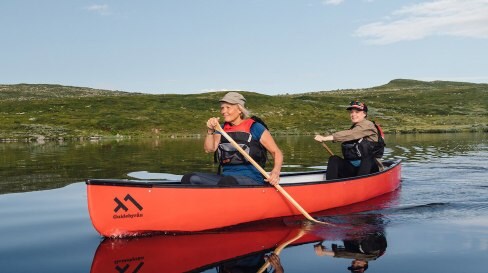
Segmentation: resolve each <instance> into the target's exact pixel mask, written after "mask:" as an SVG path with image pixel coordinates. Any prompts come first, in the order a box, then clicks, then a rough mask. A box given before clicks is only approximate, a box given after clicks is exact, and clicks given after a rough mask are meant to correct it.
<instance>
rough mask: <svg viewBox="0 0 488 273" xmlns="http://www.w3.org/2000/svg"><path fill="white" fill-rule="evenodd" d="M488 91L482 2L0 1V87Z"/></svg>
mask: <svg viewBox="0 0 488 273" xmlns="http://www.w3.org/2000/svg"><path fill="white" fill-rule="evenodd" d="M399 78H401V79H415V80H423V81H433V80H448V81H462V82H473V83H488V0H427V1H409V0H395V1H392V0H246V1H244V0H240V1H239V0H173V1H166V0H158V1H156V0H155V1H134V0H112V1H85V0H70V1H65V0H56V1H55V0H42V1H39V0H2V1H0V84H17V83H32V84H35V83H39V84H41V83H45V84H62V85H69V86H81V87H90V88H100V89H109V90H120V91H129V92H142V93H150V94H195V93H205V92H210V91H225V90H244V91H253V92H258V93H261V94H269V95H276V94H286V93H290V94H292V93H304V92H315V91H326V90H337V89H349V88H369V87H374V86H378V85H383V84H386V83H388V82H389V81H390V80H393V79H399Z"/></svg>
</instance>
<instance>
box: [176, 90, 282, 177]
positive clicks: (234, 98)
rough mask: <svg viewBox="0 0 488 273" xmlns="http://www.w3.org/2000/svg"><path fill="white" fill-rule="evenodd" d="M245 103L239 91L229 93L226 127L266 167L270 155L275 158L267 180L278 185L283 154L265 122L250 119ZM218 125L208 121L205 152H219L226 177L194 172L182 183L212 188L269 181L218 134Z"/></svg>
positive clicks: (225, 106) (224, 106)
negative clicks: (214, 186)
mask: <svg viewBox="0 0 488 273" xmlns="http://www.w3.org/2000/svg"><path fill="white" fill-rule="evenodd" d="M245 103H246V99H245V98H244V96H242V95H241V94H239V93H237V92H229V93H227V94H225V96H224V97H223V98H222V99H221V100H220V113H221V114H222V117H223V119H224V123H223V125H222V128H223V130H224V131H225V132H226V133H227V134H228V135H230V136H231V137H232V138H233V139H234V141H235V142H237V143H238V144H239V145H240V146H241V148H243V149H244V150H245V151H246V152H248V153H249V155H250V156H251V157H252V159H254V161H256V162H257V163H259V164H260V165H261V166H262V167H264V164H265V163H266V159H267V153H268V152H269V153H270V154H271V156H272V157H273V159H274V160H273V161H274V166H273V169H272V170H271V172H270V173H269V176H270V177H269V179H266V181H267V182H269V183H270V184H272V185H275V184H278V183H279V181H280V172H281V165H282V164H283V154H282V153H281V150H280V149H279V148H278V146H277V145H276V143H275V141H274V139H273V137H272V136H271V134H270V132H269V131H268V130H267V129H266V127H265V125H264V124H263V123H262V121H260V120H259V119H257V118H254V117H253V118H251V117H250V115H249V111H248V110H247V109H246V108H245V107H244V105H245ZM217 124H219V118H217V117H212V118H210V119H208V121H207V135H206V137H205V143H204V149H205V152H207V153H214V152H215V151H217V158H218V161H219V164H220V168H219V170H221V171H222V174H209V173H190V174H186V175H184V176H183V178H182V180H181V182H182V183H184V184H210V185H235V184H240V185H252V184H263V183H264V181H265V179H264V178H263V175H262V174H261V173H260V172H259V171H258V170H257V169H256V168H255V167H254V166H253V165H252V164H251V163H249V162H248V161H247V160H246V159H245V157H244V156H242V155H241V154H240V153H239V151H237V150H236V149H235V148H234V147H233V146H232V144H231V143H229V142H228V141H227V140H226V139H225V138H224V137H222V135H221V134H220V133H219V132H216V131H215V126H217Z"/></svg>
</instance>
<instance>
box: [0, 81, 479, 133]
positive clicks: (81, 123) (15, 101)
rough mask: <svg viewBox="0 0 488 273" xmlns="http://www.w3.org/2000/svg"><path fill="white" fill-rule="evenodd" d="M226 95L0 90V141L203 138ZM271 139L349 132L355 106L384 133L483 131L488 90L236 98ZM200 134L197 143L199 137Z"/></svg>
mask: <svg viewBox="0 0 488 273" xmlns="http://www.w3.org/2000/svg"><path fill="white" fill-rule="evenodd" d="M224 93H225V92H210V93H203V94H192V95H176V94H164V95H152V94H141V93H129V92H121V91H107V90H99V89H90V88H84V87H70V86H60V85H36V84H18V85H0V120H1V122H0V141H3V142H7V141H38V140H41V141H58V140H63V141H70V140H76V141H78V140H90V139H98V138H104V139H112V138H114V139H117V138H120V139H131V138H187V137H201V135H202V134H204V132H205V121H206V120H207V119H208V118H209V117H211V116H220V114H219V105H218V100H219V99H220V98H221V97H222V96H223V94H224ZM241 93H243V94H244V96H245V97H246V99H247V105H246V106H247V107H248V108H249V109H250V110H251V112H252V113H253V114H255V115H257V116H259V117H261V118H262V119H263V120H265V121H266V123H267V124H268V126H269V127H270V128H271V132H272V134H274V135H277V136H278V135H311V134H315V133H321V134H325V133H332V132H335V131H338V130H344V129H347V127H348V125H349V124H350V121H349V117H348V114H347V112H346V111H345V110H344V109H345V108H346V106H347V104H348V102H349V101H351V100H354V99H359V100H363V101H365V102H366V103H367V104H368V106H369V109H370V111H369V117H368V118H369V119H371V120H375V121H376V122H377V123H380V124H381V125H382V127H383V129H384V131H385V132H386V133H387V134H395V133H396V134H398V133H401V134H407V133H408V134H411V133H452V132H488V111H487V109H486V107H487V105H488V84H473V83H460V82H444V81H435V82H423V81H415V80H401V79H400V80H393V81H391V82H389V83H388V84H385V85H382V86H378V87H372V88H367V89H347V90H333V91H317V92H309V93H302V94H292V95H288V94H285V95H274V96H269V95H263V94H259V93H255V92H241ZM199 135H200V136H199Z"/></svg>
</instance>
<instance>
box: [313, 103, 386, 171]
mask: <svg viewBox="0 0 488 273" xmlns="http://www.w3.org/2000/svg"><path fill="white" fill-rule="evenodd" d="M347 110H348V111H349V116H350V118H351V121H352V126H351V128H350V129H349V130H345V131H339V132H336V133H334V134H332V135H328V136H321V135H316V136H315V140H316V141H319V142H323V141H334V142H336V141H338V142H342V144H341V146H342V154H343V156H344V158H341V157H339V156H336V155H333V156H331V157H330V158H329V162H328V163H327V180H331V179H338V178H346V177H352V176H359V175H366V174H370V173H373V172H377V171H378V166H377V165H376V159H375V158H378V157H381V156H382V155H383V151H384V141H383V136H382V132H381V129H380V128H379V127H378V126H377V125H376V124H375V123H374V122H371V121H369V120H367V119H366V117H367V116H368V106H366V104H364V103H362V102H360V101H351V103H350V104H349V106H348V107H347Z"/></svg>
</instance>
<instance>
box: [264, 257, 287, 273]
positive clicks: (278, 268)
mask: <svg viewBox="0 0 488 273" xmlns="http://www.w3.org/2000/svg"><path fill="white" fill-rule="evenodd" d="M264 259H265V260H266V261H268V262H269V264H270V265H271V266H272V267H273V268H274V269H275V272H276V273H282V272H285V271H284V270H283V266H282V265H281V261H280V257H279V256H278V255H276V254H274V253H271V254H269V255H267V256H265V257H264Z"/></svg>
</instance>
